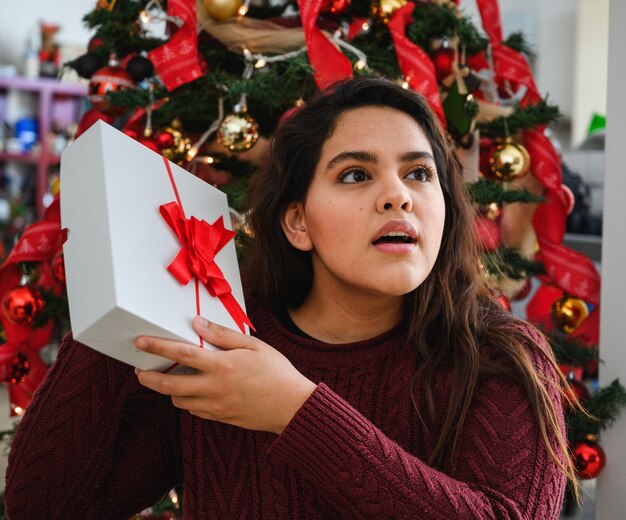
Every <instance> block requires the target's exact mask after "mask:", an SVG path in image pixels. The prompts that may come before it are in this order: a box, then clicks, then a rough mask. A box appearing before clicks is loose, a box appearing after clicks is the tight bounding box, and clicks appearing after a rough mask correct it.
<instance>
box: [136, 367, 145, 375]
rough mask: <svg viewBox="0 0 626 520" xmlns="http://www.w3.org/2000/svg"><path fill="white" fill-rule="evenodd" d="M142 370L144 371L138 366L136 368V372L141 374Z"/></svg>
mask: <svg viewBox="0 0 626 520" xmlns="http://www.w3.org/2000/svg"><path fill="white" fill-rule="evenodd" d="M141 372H143V370H141V368H136V369H135V374H137V375H139V374H141Z"/></svg>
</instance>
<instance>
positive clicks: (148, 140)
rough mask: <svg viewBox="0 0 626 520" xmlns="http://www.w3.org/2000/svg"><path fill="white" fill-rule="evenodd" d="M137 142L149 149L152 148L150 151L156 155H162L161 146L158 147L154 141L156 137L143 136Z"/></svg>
mask: <svg viewBox="0 0 626 520" xmlns="http://www.w3.org/2000/svg"><path fill="white" fill-rule="evenodd" d="M137 141H139V142H140V143H141V144H142V145H144V146H147V147H148V148H150V150H152V151H153V152H156V153H159V154H160V153H161V149H160V148H159V146H158V145H157V142H156V141H155V140H154V136H152V135H145V134H144V135H142V136H140V137H139V138H138V139H137Z"/></svg>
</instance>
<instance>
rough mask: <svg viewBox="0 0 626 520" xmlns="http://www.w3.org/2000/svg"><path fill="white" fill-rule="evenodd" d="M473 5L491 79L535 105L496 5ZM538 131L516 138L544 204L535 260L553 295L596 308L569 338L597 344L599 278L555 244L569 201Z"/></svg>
mask: <svg viewBox="0 0 626 520" xmlns="http://www.w3.org/2000/svg"><path fill="white" fill-rule="evenodd" d="M477 5H478V9H479V11H480V15H481V18H482V22H483V28H484V30H485V32H486V33H487V35H488V36H489V38H490V39H491V44H492V54H493V61H494V69H495V74H496V78H498V79H500V80H509V81H511V82H513V83H521V84H523V85H525V86H526V87H527V88H528V93H527V94H526V96H525V97H524V99H523V100H522V104H523V105H528V104H532V103H536V102H538V101H539V100H540V99H541V96H540V94H539V91H538V89H537V86H536V85H535V81H534V78H533V76H532V72H531V71H530V67H529V65H528V62H527V61H526V59H525V58H524V57H523V56H522V55H521V54H520V53H518V52H516V51H514V50H513V49H511V48H509V47H507V46H506V45H503V44H502V25H501V23H500V9H499V7H498V1H497V0H477ZM544 130H545V128H544V127H540V128H537V129H534V130H525V131H523V133H522V136H523V140H524V144H525V145H526V148H527V149H528V153H529V154H530V156H531V160H532V171H533V174H534V175H535V177H536V178H537V180H539V182H541V184H542V185H543V187H544V189H545V198H546V201H545V202H544V203H543V204H540V205H539V207H538V208H537V211H536V212H535V215H534V217H533V227H534V229H535V232H536V234H537V240H538V242H539V255H538V258H539V259H540V260H541V261H542V263H543V265H544V268H545V270H546V274H547V276H548V278H549V279H550V281H551V282H552V283H553V284H555V285H556V286H557V287H558V289H555V290H557V291H558V290H559V289H560V290H561V291H564V292H565V293H567V294H569V295H572V296H576V297H578V298H581V299H583V300H585V301H586V302H588V303H591V304H593V305H595V306H596V308H595V309H594V311H593V312H592V313H591V314H590V316H589V317H588V318H587V319H586V321H585V323H583V324H582V325H581V326H580V327H579V328H578V329H577V330H576V331H575V333H574V335H580V336H581V337H582V336H584V337H585V338H586V339H587V340H589V341H591V342H594V343H596V344H597V341H598V336H599V334H598V332H599V330H598V323H599V322H598V307H597V306H598V305H599V301H600V275H599V274H598V271H597V270H596V268H595V266H594V265H593V263H592V262H591V261H590V260H589V259H588V258H587V257H585V256H584V255H581V254H579V253H576V252H574V251H572V250H570V249H568V248H567V247H565V246H563V245H562V244H561V242H562V241H563V236H564V234H565V227H566V225H565V223H566V218H567V207H568V205H569V202H568V200H567V199H566V197H565V194H564V193H563V188H562V177H561V161H560V159H559V156H558V154H557V153H556V150H555V149H554V146H553V145H552V143H551V142H550V140H549V139H548V138H547V137H546V135H545V134H544ZM544 283H545V282H544ZM550 290H551V288H549V287H548V286H546V285H543V286H542V287H540V289H539V290H538V291H537V294H536V296H535V297H534V298H533V301H531V303H529V305H528V308H527V312H528V317H529V318H531V317H532V318H534V319H537V318H538V314H539V313H541V312H545V313H547V314H548V315H549V312H550V309H549V306H548V307H547V308H546V307H545V301H546V299H547V298H546V296H545V295H546V294H548V293H550ZM555 299H556V298H555ZM547 319H548V320H549V318H547Z"/></svg>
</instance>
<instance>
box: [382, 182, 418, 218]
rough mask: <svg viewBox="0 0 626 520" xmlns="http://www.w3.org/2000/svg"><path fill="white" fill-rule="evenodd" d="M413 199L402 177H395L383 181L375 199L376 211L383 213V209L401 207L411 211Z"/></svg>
mask: <svg viewBox="0 0 626 520" xmlns="http://www.w3.org/2000/svg"><path fill="white" fill-rule="evenodd" d="M412 208H413V200H412V199H411V196H410V194H409V191H408V189H407V187H406V186H405V185H404V183H403V182H402V179H400V178H396V179H393V180H389V181H385V182H384V183H383V184H382V186H381V191H380V194H379V195H378V199H377V200H376V211H378V212H379V213H384V212H385V210H390V209H402V210H404V211H411V209H412Z"/></svg>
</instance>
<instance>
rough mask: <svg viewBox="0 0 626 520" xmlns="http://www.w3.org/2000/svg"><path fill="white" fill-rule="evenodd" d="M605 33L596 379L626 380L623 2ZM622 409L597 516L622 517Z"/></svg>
mask: <svg viewBox="0 0 626 520" xmlns="http://www.w3.org/2000/svg"><path fill="white" fill-rule="evenodd" d="M610 13H611V18H610V20H611V23H610V33H609V45H610V46H609V77H608V85H609V88H608V116H607V134H606V173H605V190H604V237H603V243H602V301H601V305H602V315H601V318H600V340H601V348H600V354H601V357H602V359H603V360H604V363H603V364H602V365H601V366H600V384H601V385H602V386H605V385H607V384H609V383H610V382H611V381H613V380H614V379H616V378H619V379H620V381H621V383H622V384H626V348H624V308H623V301H624V293H626V276H624V265H623V264H624V262H623V259H624V257H625V256H626V241H625V240H624V221H625V220H626V208H625V206H624V194H625V193H626V177H625V176H624V172H623V170H624V161H623V148H624V136H626V98H624V93H623V85H625V84H626V61H625V60H624V55H626V32H624V20H626V2H624V1H623V0H611V5H610ZM625 433H626V412H624V411H622V413H621V417H620V419H619V420H618V421H617V422H616V423H615V425H614V426H613V427H612V428H610V429H608V430H606V431H605V432H603V433H602V437H601V439H600V440H601V444H602V446H603V447H604V449H605V451H606V453H607V454H608V457H607V464H606V467H605V468H604V470H603V471H602V473H600V475H599V477H598V485H597V489H596V501H597V505H596V512H597V516H596V518H598V520H613V519H616V518H626V493H625V490H626V485H625V482H624V478H625V476H626V435H625Z"/></svg>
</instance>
